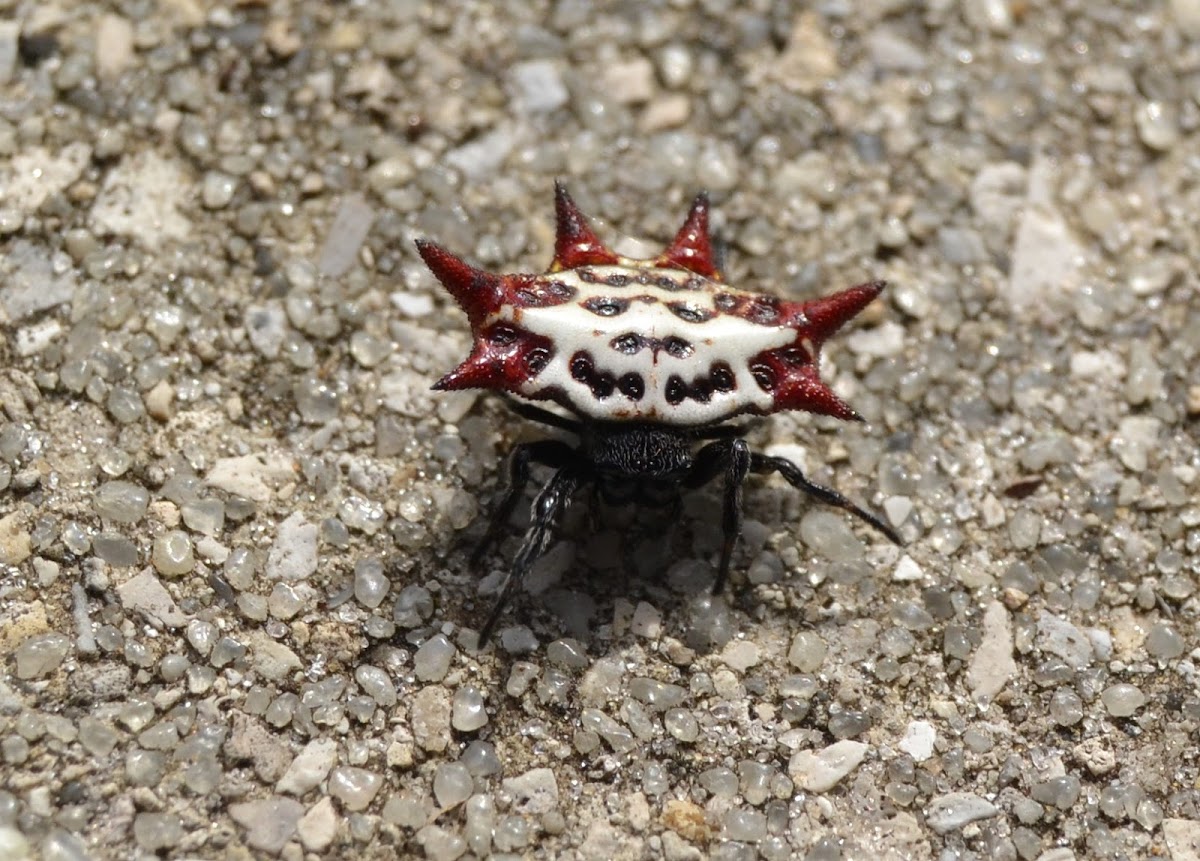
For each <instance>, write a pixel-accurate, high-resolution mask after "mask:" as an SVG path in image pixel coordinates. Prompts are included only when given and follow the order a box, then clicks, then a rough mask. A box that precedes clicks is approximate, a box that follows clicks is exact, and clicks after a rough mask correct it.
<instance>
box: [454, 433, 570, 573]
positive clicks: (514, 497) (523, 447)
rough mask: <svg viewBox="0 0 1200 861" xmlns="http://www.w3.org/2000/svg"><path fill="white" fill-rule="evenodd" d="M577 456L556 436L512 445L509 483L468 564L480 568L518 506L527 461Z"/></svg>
mask: <svg viewBox="0 0 1200 861" xmlns="http://www.w3.org/2000/svg"><path fill="white" fill-rule="evenodd" d="M576 457H577V455H576V452H575V449H573V448H571V446H569V445H567V444H566V443H565V442H562V441H560V440H555V439H545V440H538V441H537V442H526V443H521V444H520V445H518V446H516V447H515V448H514V449H513V451H512V456H511V458H510V459H509V462H508V487H507V488H506V489H505V491H504V495H503V496H501V497H500V501H499V502H498V503H497V504H496V507H495V508H494V509H493V510H492V514H491V518H490V520H489V521H488V527H487V531H486V532H484V533H483V537H482V538H480V539H479V543H478V544H477V545H475V549H474V551H472V553H471V568H473V569H478V568H479V564H480V563H481V562H482V561H483V557H484V556H485V555H486V554H487V552H488V550H489V549H491V547H492V545H493V544H495V543H496V539H497V538H499V537H500V533H501V532H503V531H504V527H505V526H507V525H508V520H509V518H510V517H512V513H513V509H515V508H516V507H517V503H518V502H519V501H520V499H521V497H522V496H523V495H524V494H525V488H526V487H527V486H528V484H529V467H530V465H531V464H535V463H540V464H542V465H544V466H552V467H556V468H562V467H564V466H566V465H567V464H568V463H571V462H572V461H574V460H575V459H576Z"/></svg>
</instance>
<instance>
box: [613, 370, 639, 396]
mask: <svg viewBox="0 0 1200 861" xmlns="http://www.w3.org/2000/svg"><path fill="white" fill-rule="evenodd" d="M617 388H618V389H620V391H621V394H623V395H625V397H627V398H629V399H630V400H634V401H640V400H641V399H642V396H643V395H644V394H646V383H645V382H644V381H643V380H642V375H641V374H635V373H628V374H625V375H624V376H622V377H621V379H619V380H618V381H617Z"/></svg>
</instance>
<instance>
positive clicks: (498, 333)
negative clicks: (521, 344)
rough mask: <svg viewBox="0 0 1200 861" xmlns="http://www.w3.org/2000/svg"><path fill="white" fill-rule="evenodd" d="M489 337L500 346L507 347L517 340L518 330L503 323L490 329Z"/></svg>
mask: <svg viewBox="0 0 1200 861" xmlns="http://www.w3.org/2000/svg"><path fill="white" fill-rule="evenodd" d="M487 338H488V340H489V341H491V342H492V343H493V344H495V345H496V346H498V347H507V346H508V345H509V344H511V343H513V342H514V341H515V340H517V330H516V329H514V328H513V327H512V326H506V325H504V324H503V323H501V324H499V325H497V326H493V327H492V328H491V329H490V330H489V331H488V333H487Z"/></svg>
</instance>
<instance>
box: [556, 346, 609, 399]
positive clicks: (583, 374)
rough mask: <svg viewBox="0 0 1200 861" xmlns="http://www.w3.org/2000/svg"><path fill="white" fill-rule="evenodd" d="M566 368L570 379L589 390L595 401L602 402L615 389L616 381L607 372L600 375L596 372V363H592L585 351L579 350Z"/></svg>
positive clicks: (589, 355) (590, 357)
mask: <svg viewBox="0 0 1200 861" xmlns="http://www.w3.org/2000/svg"><path fill="white" fill-rule="evenodd" d="M567 367H568V368H569V369H570V371H571V379H573V380H575V381H576V382H578V383H583V384H584V385H585V386H587V387H588V388H589V389H591V390H592V394H593V395H595V396H596V399H597V400H601V401H602V400H604V399H605V398H607V397H608V396H609V395H611V394H612V393H613V389H615V388H616V387H617V381H616V379H615V378H614V377H613V375H612V374H610V373H608V372H607V371H604V372H600V373H598V372H597V371H596V363H595V362H594V361H592V356H591V354H590V353H588V352H587V351H585V350H580V351H579V352H578V353H576V354H575V355H573V356H572V357H571V361H570V362H569V363H568V366H567Z"/></svg>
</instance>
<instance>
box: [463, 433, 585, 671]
mask: <svg viewBox="0 0 1200 861" xmlns="http://www.w3.org/2000/svg"><path fill="white" fill-rule="evenodd" d="M568 451H571V450H570V449H568ZM571 453H572V454H574V452H573V451H571ZM525 478H526V480H527V479H528V475H526V476H525ZM580 478H581V473H580V471H579V469H578V467H577V466H573V465H567V466H564V467H562V468H561V469H559V470H558V472H556V473H554V477H553V478H551V479H550V482H549V483H548V484H547V485H546V486H545V487H543V488H542V489H541V491H540V492H539V493H538V495H537V498H535V499H534V501H533V510H532V515H533V523H532V524H531V525H530V527H529V531H528V532H526V533H525V540H524V541H523V542H521V549H520V550H518V551H517V555H516V558H515V559H514V560H513V565H512V568H511V569H510V570H509V572H508V577H507V578H506V579H505V581H504V585H503V586H502V587H501V589H500V597H499V598H497V599H496V605H495V606H494V607H493V608H492V612H491V613H490V614H489V615H488V618H487V621H486V622H484V624H483V630H482V631H480V632H479V647H480V648H483V647H484V646H485V645H487V641H488V640H489V639H491V636H492V631H493V630H494V629H495V627H496V622H497V621H499V619H500V614H501V613H502V612H504V608H505V606H506V605H507V604H508V602H509V600H510V599H511V598H512V594H513V592H515V591H516V590H517V588H518V587H520V585H521V583H523V582H524V580H525V575H527V574H528V573H529V569H530V568H532V567H533V563H534V562H536V561H537V560H538V558H539V557H540V556H541V555H542V554H543V553H545V552H546V550H547V549H548V548H549V546H550V541H551V540H552V539H553V538H554V529H555V526H556V525H557V523H558V520H559V518H560V517H561V516H562V513H563V512H564V511H566V510H567V506H568V505H569V504H570V503H571V494H572V493H574V492H575V488H576V487H578V486H579V481H580ZM505 501H506V502H507V497H506V500H505ZM509 510H510V511H511V505H510V506H509Z"/></svg>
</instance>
